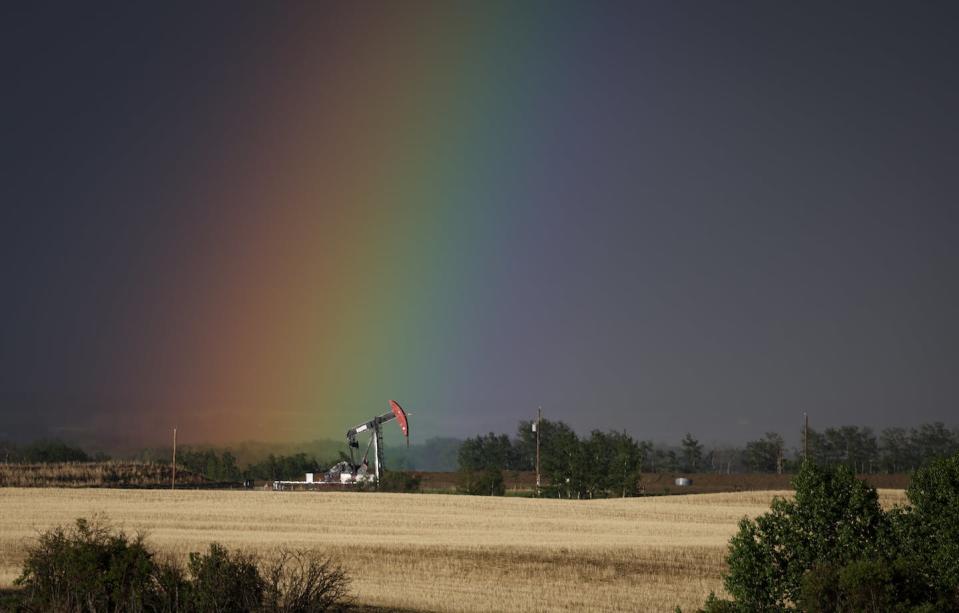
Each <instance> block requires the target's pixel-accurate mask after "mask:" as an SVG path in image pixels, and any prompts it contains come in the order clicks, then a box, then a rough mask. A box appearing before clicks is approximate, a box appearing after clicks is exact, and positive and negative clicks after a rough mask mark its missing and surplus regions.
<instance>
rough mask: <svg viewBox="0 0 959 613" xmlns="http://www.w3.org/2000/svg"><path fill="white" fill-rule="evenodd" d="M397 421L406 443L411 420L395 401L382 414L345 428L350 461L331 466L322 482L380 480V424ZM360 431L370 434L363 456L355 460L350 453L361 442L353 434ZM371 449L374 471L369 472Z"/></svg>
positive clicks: (382, 463)
mask: <svg viewBox="0 0 959 613" xmlns="http://www.w3.org/2000/svg"><path fill="white" fill-rule="evenodd" d="M394 419H395V420H396V421H397V422H398V423H399V425H400V429H401V430H403V436H405V437H406V446H407V447H409V445H410V422H409V416H408V415H407V413H406V411H404V410H403V407H401V406H400V405H399V403H398V402H396V401H395V400H390V412H389V413H384V414H382V415H379V416H377V417H374V418H373V419H371V420H369V421H368V422H366V423H363V424H360V425H358V426H356V427H354V428H350V429H349V430H347V431H346V442H347V446H348V447H349V450H350V460H349V462H347V461H343V462H339V463H337V464H336V465H335V466H333V467H332V468H330V470H328V471H327V472H326V475H325V476H324V479H323V480H324V481H326V482H334V483H357V482H364V481H379V480H380V476H381V475H382V473H383V470H384V469H385V464H384V462H383V430H382V426H383V424H385V423H386V422H388V421H392V420H394ZM363 432H369V433H370V440H369V442H368V443H367V444H366V453H364V454H363V459H362V460H361V461H360V462H359V463H357V462H356V461H355V457H354V454H353V450H354V449H357V450H358V449H359V448H360V444H359V442H358V441H357V439H356V437H357V435H359V434H362V433H363ZM371 448H372V450H373V473H372V474H370V465H369V456H370V449H371Z"/></svg>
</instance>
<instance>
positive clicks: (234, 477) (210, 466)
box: [176, 449, 334, 482]
mask: <svg viewBox="0 0 959 613" xmlns="http://www.w3.org/2000/svg"><path fill="white" fill-rule="evenodd" d="M176 463H177V466H182V467H183V468H186V469H187V470H189V471H192V472H195V473H198V474H201V475H203V476H205V477H206V478H207V479H211V480H213V481H221V482H228V481H233V482H236V481H246V480H251V479H258V480H263V481H279V480H286V479H303V475H304V474H306V473H316V474H317V477H318V478H319V476H320V475H321V474H322V473H323V472H325V471H326V469H327V468H328V467H329V466H331V465H333V464H334V461H330V462H323V463H321V462H319V461H318V460H317V459H316V457H315V456H312V455H308V454H306V453H294V454H291V455H274V454H272V453H271V454H269V455H268V456H267V457H266V458H264V459H263V460H260V461H259V462H255V463H252V464H249V465H247V466H245V467H243V468H240V467H239V466H238V465H237V460H236V456H234V455H233V453H232V452H231V451H230V450H229V449H227V450H224V451H221V452H217V451H216V450H215V449H199V450H192V449H187V450H184V451H179V450H178V451H177V459H176Z"/></svg>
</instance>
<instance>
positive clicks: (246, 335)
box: [115, 5, 550, 442]
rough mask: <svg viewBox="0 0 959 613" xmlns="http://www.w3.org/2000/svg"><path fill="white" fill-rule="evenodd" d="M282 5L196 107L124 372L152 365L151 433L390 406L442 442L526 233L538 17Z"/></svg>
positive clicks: (335, 431)
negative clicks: (175, 213) (282, 11)
mask: <svg viewBox="0 0 959 613" xmlns="http://www.w3.org/2000/svg"><path fill="white" fill-rule="evenodd" d="M286 8H287V9H290V14H287V15H286V16H285V19H284V20H283V23H282V27H276V28H274V29H273V30H269V31H267V32H265V33H263V32H261V33H259V35H258V36H256V37H254V40H252V41H251V44H250V46H251V52H250V53H251V57H250V58H245V59H242V60H240V59H238V63H240V64H241V67H240V68H236V67H226V70H227V73H228V74H227V75H226V76H224V77H222V78H221V81H222V84H221V85H222V91H221V92H220V96H218V97H217V98H216V99H214V100H211V101H208V102H206V103H204V104H205V108H204V111H203V112H204V113H205V115H206V117H207V118H208V121H209V133H207V134H203V135H200V136H198V139H199V141H198V142H200V149H199V151H197V152H192V153H191V154H190V159H191V160H192V163H191V165H190V167H189V168H187V169H186V170H185V171H184V172H186V174H187V175H188V178H187V179H185V180H184V181H183V185H184V186H185V187H184V189H183V190H182V198H185V199H186V200H187V202H188V204H189V206H188V207H182V208H183V210H188V211H189V218H184V219H182V220H178V222H179V223H180V225H181V226H182V228H183V230H182V232H180V233H179V234H178V235H176V236H170V237H164V242H165V243H167V246H168V248H169V250H170V252H171V253H173V254H174V255H173V256H171V257H172V260H173V261H174V262H175V265H173V266H169V267H168V266H164V270H162V271H160V272H159V273H157V274H156V275H155V276H154V277H153V278H152V280H151V282H150V288H151V289H150V291H149V292H148V294H147V296H146V297H145V298H144V304H143V305H141V308H140V309H139V310H138V312H137V315H136V318H135V322H134V323H133V325H132V326H131V327H133V328H137V329H142V330H143V331H144V332H141V333H138V334H135V335H132V336H131V343H135V344H136V348H134V349H131V351H139V353H140V354H141V355H143V357H144V359H143V360H141V361H138V363H137V365H136V366H131V365H117V368H116V369H115V372H118V373H122V372H124V370H126V371H129V370H130V369H132V368H140V369H144V368H151V369H154V368H155V370H151V372H155V373H157V374H156V376H155V377H152V375H150V376H148V375H144V373H143V372H140V373H138V376H135V377H134V380H140V381H146V380H149V383H148V386H149V394H148V396H149V398H150V400H149V401H148V402H146V403H145V405H146V406H143V407H138V410H142V411H143V413H144V414H146V415H148V416H149V418H148V419H145V420H142V421H141V422H140V426H139V428H140V430H141V432H140V434H142V435H144V436H148V435H151V434H150V433H152V432H153V431H154V430H156V429H158V428H163V427H165V425H166V424H169V423H170V422H175V423H177V424H178V427H179V429H180V432H181V436H182V437H183V439H181V440H185V441H191V440H192V441H209V442H222V441H230V440H239V439H257V440H305V439H313V438H339V437H340V436H341V434H342V432H343V431H345V429H346V428H348V427H350V426H352V425H355V423H354V422H357V421H358V420H360V419H365V418H366V417H369V416H372V415H374V414H375V413H376V412H381V411H383V410H385V408H386V403H387V400H388V399H389V398H396V399H398V400H399V401H400V402H401V403H403V404H404V406H405V407H406V408H407V409H408V410H410V411H411V412H413V414H414V417H413V420H414V422H416V421H418V420H422V421H423V422H424V423H430V424H433V427H434V428H435V429H434V430H433V432H434V433H439V432H442V428H443V425H444V423H446V422H444V419H448V418H451V417H454V416H455V412H456V411H460V410H467V409H468V406H466V404H464V403H463V402H457V403H451V402H450V400H451V399H466V398H468V397H475V394H476V392H477V391H478V390H480V389H481V388H482V387H483V386H484V385H486V384H488V383H489V382H486V381H482V380H477V378H476V377H477V375H476V374H475V373H476V369H475V368H473V367H474V366H475V364H471V363H470V360H471V355H472V350H471V348H472V347H475V346H477V344H481V343H482V340H483V339H482V334H483V332H482V330H484V329H486V328H488V326H489V325H495V320H496V318H497V317H499V316H501V315H502V313H499V312H497V309H498V308H499V307H498V306H497V303H496V301H495V300H494V299H493V297H495V296H497V295H500V294H501V293H502V292H509V291H510V288H509V287H508V286H506V285H505V283H504V282H503V279H504V275H503V274H502V272H503V271H504V270H506V269H507V268H508V267H509V265H510V261H511V258H512V257H513V252H514V250H515V248H516V243H517V242H518V240H517V237H518V234H519V233H520V232H521V231H522V228H523V225H524V224H526V223H529V222H530V219H531V215H532V211H531V208H530V207H529V206H528V201H529V191H530V190H531V189H532V188H530V187H529V185H530V184H532V183H535V181H536V180H537V178H536V175H535V173H536V172H537V170H539V171H542V170H543V169H537V168H536V167H535V163H531V162H535V160H536V159H537V158H538V156H539V155H540V154H541V153H542V151H543V149H544V148H546V147H547V146H548V132H547V130H548V128H547V124H546V123H545V121H546V120H544V119H543V118H542V114H544V113H547V112H548V111H546V110H545V109H547V108H548V104H549V102H550V101H549V100H546V99H541V98H540V97H539V96H540V94H538V93H537V92H538V91H539V88H538V84H537V83H536V79H537V78H540V77H539V76H538V75H540V67H539V66H538V64H537V62H541V60H540V59H538V58H542V57H545V56H546V52H545V51H544V50H543V49H542V48H541V47H542V45H544V44H547V43H545V42H544V41H543V40H542V36H541V34H542V33H541V32H540V33H539V34H537V32H538V30H537V27H536V26H537V24H538V23H540V21H539V20H542V19H543V18H544V17H545V15H543V14H540V13H541V9H540V8H538V7H537V6H536V5H529V6H528V7H526V8H524V9H521V10H520V11H519V13H520V14H517V12H516V11H512V12H510V13H509V14H507V12H506V6H505V5H502V6H501V5H497V6H488V7H485V8H482V9H479V10H480V11H481V12H482V14H476V12H477V8H476V7H474V9H472V10H469V9H466V8H465V7H463V6H459V5H450V6H444V7H443V8H441V9H436V10H433V9H430V10H416V11H410V10H408V9H407V8H406V5H385V6H378V7H372V6H368V5H364V6H362V7H359V8H357V7H349V8H346V7H343V6H340V7H336V8H335V10H333V9H331V8H330V6H329V5H303V6H297V7H291V5H287V6H286ZM273 25H276V24H273ZM264 28H266V26H264ZM213 143H215V144H213ZM539 180H543V179H542V177H540V178H539ZM146 365H150V366H146ZM127 374H128V375H129V374H130V373H129V372H127ZM477 401H481V399H477ZM451 405H453V406H451ZM134 421H135V419H134ZM427 430H429V429H427ZM413 432H414V434H415V433H416V432H417V429H416V425H415V424H414V430H413Z"/></svg>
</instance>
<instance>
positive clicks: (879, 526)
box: [726, 463, 889, 610]
mask: <svg viewBox="0 0 959 613" xmlns="http://www.w3.org/2000/svg"><path fill="white" fill-rule="evenodd" d="M793 483H794V486H795V488H796V499H795V500H786V499H783V498H777V499H775V500H774V501H773V503H772V506H771V509H770V511H769V512H768V513H766V514H764V515H760V516H759V517H757V518H756V519H755V520H751V519H748V518H747V519H743V520H742V521H741V522H740V524H739V533H738V534H736V535H735V536H734V537H733V539H732V540H731V541H730V551H729V555H728V558H727V562H728V564H729V573H728V574H727V576H726V589H727V590H728V591H729V593H730V594H732V595H733V596H734V597H735V599H736V601H737V602H738V603H740V604H741V605H743V606H745V607H747V608H750V609H752V610H771V609H781V608H785V607H786V606H787V604H788V603H790V602H796V600H797V599H798V597H799V595H800V588H801V582H802V578H803V575H804V574H805V573H806V571H807V570H809V569H811V568H814V567H816V566H818V565H823V564H836V565H840V566H842V565H845V564H848V563H849V562H852V561H854V560H858V559H861V558H864V557H868V556H876V555H878V554H879V552H880V545H879V543H880V540H881V537H882V536H883V535H884V534H885V533H887V532H888V529H889V528H888V520H887V518H886V516H885V515H884V513H883V511H882V509H881V508H880V506H879V498H878V496H877V494H876V490H875V489H873V488H871V487H869V486H868V485H867V484H865V483H864V482H862V481H860V480H859V479H857V478H856V477H855V475H854V474H853V473H852V471H851V470H849V469H848V468H847V467H844V466H840V467H838V468H835V469H826V468H820V467H817V466H815V465H813V464H811V463H806V464H804V465H803V467H802V469H801V470H800V472H799V474H798V475H797V476H796V477H795V479H794V481H793Z"/></svg>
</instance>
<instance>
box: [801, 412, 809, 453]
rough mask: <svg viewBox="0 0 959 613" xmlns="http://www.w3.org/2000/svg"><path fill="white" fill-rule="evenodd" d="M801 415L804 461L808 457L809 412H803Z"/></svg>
mask: <svg viewBox="0 0 959 613" xmlns="http://www.w3.org/2000/svg"><path fill="white" fill-rule="evenodd" d="M802 416H803V427H802V459H803V462H805V461H806V460H808V459H809V413H803V414H802Z"/></svg>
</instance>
